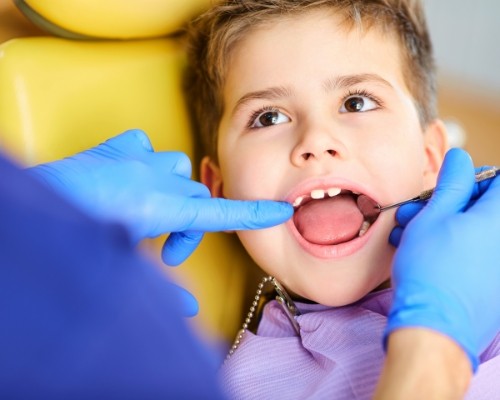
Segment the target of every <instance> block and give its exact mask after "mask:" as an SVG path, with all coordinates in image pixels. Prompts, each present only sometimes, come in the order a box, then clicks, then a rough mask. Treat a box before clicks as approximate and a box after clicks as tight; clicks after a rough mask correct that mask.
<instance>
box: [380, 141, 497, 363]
mask: <svg viewBox="0 0 500 400" xmlns="http://www.w3.org/2000/svg"><path fill="white" fill-rule="evenodd" d="M474 173H475V171H474V167H473V165H472V161H471V159H470V157H469V156H468V154H467V153H466V152H465V151H463V150H460V149H452V150H450V151H449V152H448V154H447V155H446V157H445V160H444V164H443V167H442V169H441V172H440V176H439V179H438V185H437V188H436V190H435V192H434V194H433V196H432V198H431V199H430V200H429V201H428V203H427V204H426V205H425V206H423V205H422V204H420V205H415V204H410V205H407V206H403V207H401V208H400V210H399V211H398V214H397V215H398V221H399V223H400V224H402V225H403V226H401V227H400V228H398V229H396V230H395V231H394V232H393V235H392V239H391V240H392V243H393V244H399V247H398V249H397V251H396V254H395V258H394V261H393V277H392V279H393V286H394V303H393V305H392V309H391V311H390V314H389V317H388V323H387V328H386V331H385V335H384V341H385V342H387V338H388V335H389V334H390V333H391V332H392V331H394V330H396V329H398V328H403V327H416V326H418V327H426V328H430V329H433V330H436V331H438V332H441V333H443V334H445V335H448V336H449V337H450V338H452V339H454V340H455V341H456V342H457V343H458V344H459V345H460V346H461V347H462V348H463V349H464V350H465V352H466V353H467V354H468V356H469V358H470V361H471V363H472V367H473V370H474V371H475V370H476V368H477V365H478V357H479V355H480V353H481V352H482V351H483V350H484V349H485V348H486V347H487V345H488V344H489V343H490V342H491V340H492V339H493V338H494V337H495V335H496V334H497V333H498V332H499V331H500V312H499V311H498V307H497V306H496V305H497V303H498V300H499V298H500V264H499V260H500V246H499V244H498V241H497V237H498V232H499V231H500V207H499V201H500V179H499V178H495V179H492V180H489V181H483V182H481V183H480V184H476V183H475V177H474ZM420 209H421V210H420ZM419 210H420V212H419V213H418V214H417V215H416V216H414V215H415V213H416V212H418V211H419ZM413 216H414V217H413ZM412 217H413V219H412ZM406 224H407V225H406ZM405 225H406V226H405ZM403 229H404V231H403Z"/></svg>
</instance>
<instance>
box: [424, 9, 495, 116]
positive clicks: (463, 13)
mask: <svg viewBox="0 0 500 400" xmlns="http://www.w3.org/2000/svg"><path fill="white" fill-rule="evenodd" d="M424 5H425V9H426V13H427V20H428V23H429V30H430V32H431V36H432V40H433V43H434V51H435V55H436V60H437V64H438V70H439V75H440V76H442V77H444V78H446V77H450V78H452V79H455V80H460V81H462V80H463V81H465V83H468V84H469V85H473V86H476V87H477V90H478V91H480V92H483V91H484V92H485V93H484V94H485V95H488V94H489V95H495V97H496V96H500V1H499V0H424ZM487 92H490V93H487ZM499 110H500V104H499Z"/></svg>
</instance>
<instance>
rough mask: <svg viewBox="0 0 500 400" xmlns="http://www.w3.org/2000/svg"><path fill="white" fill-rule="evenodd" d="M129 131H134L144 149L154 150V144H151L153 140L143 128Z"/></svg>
mask: <svg viewBox="0 0 500 400" xmlns="http://www.w3.org/2000/svg"><path fill="white" fill-rule="evenodd" d="M128 132H132V133H133V135H134V136H135V138H136V139H137V140H138V141H139V143H140V144H141V145H142V147H143V148H144V150H146V151H153V145H152V144H151V141H150V140H149V137H148V135H146V132H144V131H143V130H141V129H131V130H130V131H128Z"/></svg>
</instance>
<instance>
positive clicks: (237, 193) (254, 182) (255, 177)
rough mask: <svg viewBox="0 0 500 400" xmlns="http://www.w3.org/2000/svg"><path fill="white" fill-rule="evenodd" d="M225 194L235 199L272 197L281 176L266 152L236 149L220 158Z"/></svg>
mask: <svg viewBox="0 0 500 400" xmlns="http://www.w3.org/2000/svg"><path fill="white" fill-rule="evenodd" d="M220 166H221V172H222V179H223V191H224V196H225V197H227V198H233V199H242V200H255V199H272V198H274V194H275V193H276V183H274V184H272V183H273V182H278V180H279V178H280V177H279V176H277V174H278V171H277V168H276V163H273V162H272V161H271V158H270V157H267V156H266V155H265V152H259V151H257V152H256V151H234V152H232V154H230V155H227V156H224V157H221V160H220Z"/></svg>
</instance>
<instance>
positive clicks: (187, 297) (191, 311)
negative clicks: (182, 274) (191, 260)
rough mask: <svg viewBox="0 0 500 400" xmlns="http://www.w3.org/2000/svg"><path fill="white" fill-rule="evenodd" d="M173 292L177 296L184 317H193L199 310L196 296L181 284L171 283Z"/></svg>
mask: <svg viewBox="0 0 500 400" xmlns="http://www.w3.org/2000/svg"><path fill="white" fill-rule="evenodd" d="M172 288H173V290H174V292H176V296H177V297H178V299H179V301H180V304H179V307H180V311H181V314H182V315H183V316H184V317H194V316H195V315H196V314H198V312H199V305H198V301H197V300H196V297H194V296H193V295H192V294H191V293H190V292H188V291H187V290H186V289H184V288H183V287H181V286H178V285H175V284H172Z"/></svg>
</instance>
